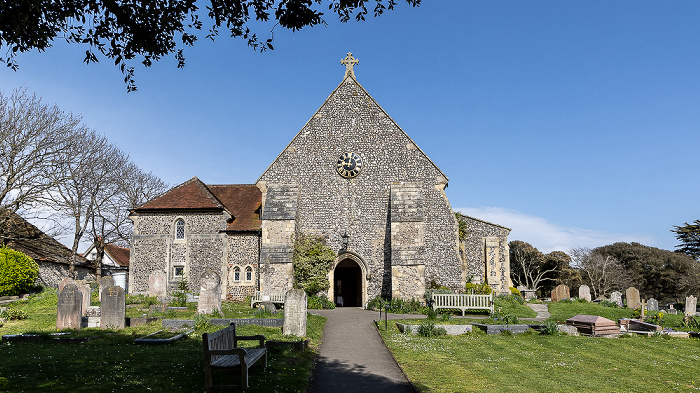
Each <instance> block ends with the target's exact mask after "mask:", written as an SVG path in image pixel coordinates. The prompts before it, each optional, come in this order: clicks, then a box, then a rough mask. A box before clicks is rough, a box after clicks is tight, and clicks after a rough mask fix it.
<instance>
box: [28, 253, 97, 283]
mask: <svg viewBox="0 0 700 393" xmlns="http://www.w3.org/2000/svg"><path fill="white" fill-rule="evenodd" d="M36 263H37V264H38V265H39V277H38V278H37V280H36V283H37V284H41V285H42V286H44V287H55V288H58V283H59V282H60V281H61V280H63V279H64V278H68V277H69V275H68V270H69V266H68V265H67V264H64V263H56V262H47V261H42V260H37V261H36ZM75 279H76V280H85V281H95V269H92V268H88V267H85V266H76V267H75Z"/></svg>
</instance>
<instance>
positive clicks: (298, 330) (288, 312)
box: [282, 289, 307, 337]
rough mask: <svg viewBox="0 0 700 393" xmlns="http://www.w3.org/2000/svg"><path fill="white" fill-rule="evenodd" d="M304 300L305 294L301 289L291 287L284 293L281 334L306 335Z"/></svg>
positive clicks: (305, 299) (305, 298)
mask: <svg viewBox="0 0 700 393" xmlns="http://www.w3.org/2000/svg"><path fill="white" fill-rule="evenodd" d="M306 301H307V296H306V292H304V290H303V289H292V290H290V291H287V293H286V294H285V295H284V325H283V327H282V333H283V334H285V335H287V334H291V335H294V336H297V337H304V336H306V319H307V315H306Z"/></svg>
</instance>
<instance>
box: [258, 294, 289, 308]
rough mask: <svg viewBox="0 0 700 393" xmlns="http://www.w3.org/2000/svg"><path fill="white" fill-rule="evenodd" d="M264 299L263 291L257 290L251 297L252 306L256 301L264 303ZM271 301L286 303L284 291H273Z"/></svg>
mask: <svg viewBox="0 0 700 393" xmlns="http://www.w3.org/2000/svg"><path fill="white" fill-rule="evenodd" d="M263 301H264V300H263V294H262V292H260V291H255V296H253V297H251V298H250V308H253V306H255V303H262V302H263ZM269 302H270V303H277V304H284V293H271V294H270V300H269Z"/></svg>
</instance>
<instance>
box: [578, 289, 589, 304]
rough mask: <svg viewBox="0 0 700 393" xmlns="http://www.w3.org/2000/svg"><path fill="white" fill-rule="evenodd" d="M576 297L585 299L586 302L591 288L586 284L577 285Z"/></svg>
mask: <svg viewBox="0 0 700 393" xmlns="http://www.w3.org/2000/svg"><path fill="white" fill-rule="evenodd" d="M578 298H579V299H586V301H587V302H590V301H591V288H589V287H588V285H581V286H580V287H578Z"/></svg>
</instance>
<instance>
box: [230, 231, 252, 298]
mask: <svg viewBox="0 0 700 393" xmlns="http://www.w3.org/2000/svg"><path fill="white" fill-rule="evenodd" d="M226 239H227V251H226V252H227V264H228V277H227V279H224V278H223V277H222V280H224V282H227V283H228V285H227V296H226V297H227V298H229V299H236V300H242V299H245V297H246V296H252V295H255V291H256V290H257V289H258V288H259V286H258V282H259V281H258V280H259V278H260V269H259V266H258V258H259V247H260V236H259V235H258V234H257V233H253V234H248V233H240V234H239V233H231V234H229V235H228V236H227V237H226ZM247 266H250V267H252V268H253V277H252V280H251V281H250V282H248V281H246V280H245V268H246V267H247ZM235 267H238V268H239V269H241V280H240V281H239V282H235V281H234V277H233V269H234V268H235Z"/></svg>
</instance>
